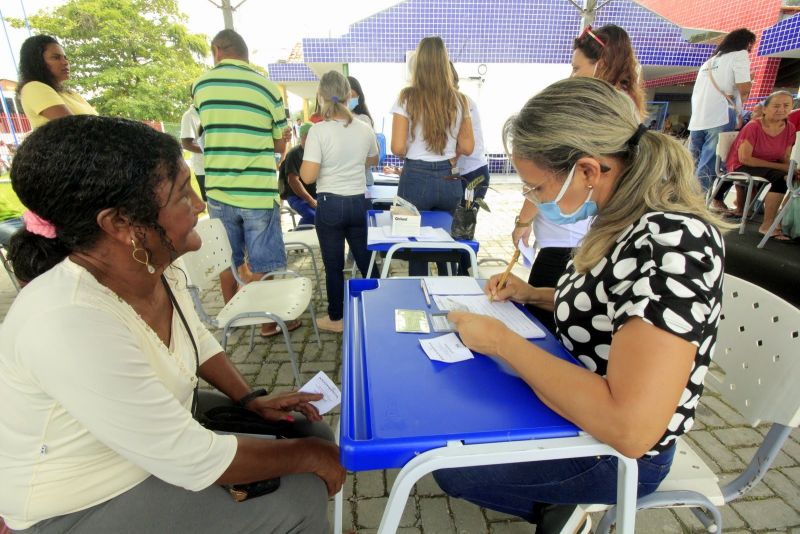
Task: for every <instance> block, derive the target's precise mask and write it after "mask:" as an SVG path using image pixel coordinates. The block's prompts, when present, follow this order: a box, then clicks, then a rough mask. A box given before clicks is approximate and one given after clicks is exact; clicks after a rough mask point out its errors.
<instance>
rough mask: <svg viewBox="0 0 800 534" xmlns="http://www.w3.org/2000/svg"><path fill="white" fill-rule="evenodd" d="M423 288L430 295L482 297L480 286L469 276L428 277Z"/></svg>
mask: <svg viewBox="0 0 800 534" xmlns="http://www.w3.org/2000/svg"><path fill="white" fill-rule="evenodd" d="M425 287H427V288H428V293H429V294H430V295H483V290H482V289H481V286H480V284H478V281H477V280H475V279H474V278H472V277H471V276H428V277H426V278H425Z"/></svg>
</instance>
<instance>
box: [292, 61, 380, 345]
mask: <svg viewBox="0 0 800 534" xmlns="http://www.w3.org/2000/svg"><path fill="white" fill-rule="evenodd" d="M349 98H350V84H349V83H348V82H347V78H345V77H344V76H343V75H342V74H340V73H338V72H335V71H330V72H327V73H325V74H324V75H323V76H322V78H321V79H320V81H319V90H318V92H317V99H318V101H319V105H320V109H321V116H322V122H319V123H317V124H315V125H314V126H312V127H311V129H310V130H309V131H308V137H307V138H306V142H305V150H304V152H303V165H302V166H301V167H300V178H301V179H302V180H303V182H304V183H306V184H311V183H315V182H316V184H317V213H316V220H315V223H314V224H315V226H316V230H317V236H318V237H319V244H320V251H321V252H322V263H323V264H324V265H325V285H326V287H327V290H328V317H325V318H322V319H320V320H319V321H317V325H318V326H319V327H320V329H322V330H327V331H329V332H341V331H342V330H343V322H342V316H343V314H344V276H343V274H342V271H343V270H344V243H345V241H347V244H348V245H349V247H350V251H351V252H352V253H353V257H354V258H355V261H356V265H358V268H359V270H360V271H361V274H362V276H364V277H365V278H366V277H367V276H368V274H367V269H368V268H369V256H370V254H369V251H368V250H367V211H368V210H369V209H371V208H372V204H371V203H370V201H369V200H368V199H367V198H366V196H365V194H364V193H365V192H366V188H367V186H366V175H365V172H364V168H365V166H369V165H375V164H376V163H377V162H378V143H377V142H376V141H375V132H373V131H372V128H370V127H369V126H367V125H366V124H364V123H363V122H362V121H360V120H354V119H353V115H352V114H351V113H350V110H348V109H347V101H348V99H349Z"/></svg>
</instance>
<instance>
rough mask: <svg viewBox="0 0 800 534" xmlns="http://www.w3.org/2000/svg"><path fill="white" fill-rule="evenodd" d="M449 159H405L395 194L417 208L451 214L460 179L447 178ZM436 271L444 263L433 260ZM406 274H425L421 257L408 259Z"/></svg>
mask: <svg viewBox="0 0 800 534" xmlns="http://www.w3.org/2000/svg"><path fill="white" fill-rule="evenodd" d="M452 169H453V166H452V165H451V164H450V161H448V160H443V161H420V160H415V159H407V160H405V163H404V164H403V172H402V173H401V174H400V182H399V184H398V186H397V195H398V196H400V197H402V198H404V199H406V200H408V201H409V202H411V203H412V204H414V205H415V206H416V207H417V209H418V210H420V211H446V212H447V213H449V214H451V215H452V214H453V212H454V211H455V209H456V206H458V204H459V202H461V199H462V198H463V194H464V191H463V188H462V186H461V180H453V179H449V178H447V177H448V176H450V175H451V174H452V173H453V170H452ZM437 267H438V268H439V274H443V273H445V272H447V266H446V264H445V263H444V262H437ZM408 274H409V275H410V276H426V275H427V274H428V264H427V262H426V261H423V260H410V261H409V262H408Z"/></svg>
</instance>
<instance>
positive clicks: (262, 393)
mask: <svg viewBox="0 0 800 534" xmlns="http://www.w3.org/2000/svg"><path fill="white" fill-rule="evenodd" d="M266 396H267V390H266V389H264V388H258V389H254V390H253V391H251V392H250V393H248V394H247V395H245V396H244V397H242V398H241V399H239V400H238V401H236V404H238V405H239V406H241V407H242V408H247V405H248V404H250V402H251V401H252V400H253V399H255V398H256V397H266Z"/></svg>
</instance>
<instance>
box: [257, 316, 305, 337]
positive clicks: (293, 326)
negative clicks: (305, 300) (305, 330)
mask: <svg viewBox="0 0 800 534" xmlns="http://www.w3.org/2000/svg"><path fill="white" fill-rule="evenodd" d="M272 324H273V326H274V329H273V330H272V331H270V332H264V331H263V330H262V331H261V337H272V336H277V335H278V334H280V333H281V327H280V326H278V323H272ZM302 325H303V321H301V320H300V319H295V320H294V321H289V322H287V323H286V328H287V329H288V330H289V332H294V331H295V330H297V329H298V328H300V327H301V326H302Z"/></svg>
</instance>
